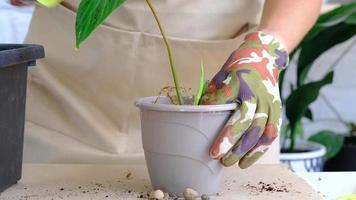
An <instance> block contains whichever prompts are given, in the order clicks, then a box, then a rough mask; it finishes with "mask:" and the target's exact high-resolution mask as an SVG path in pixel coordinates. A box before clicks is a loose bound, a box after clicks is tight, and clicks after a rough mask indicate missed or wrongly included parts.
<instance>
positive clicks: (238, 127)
mask: <svg viewBox="0 0 356 200" xmlns="http://www.w3.org/2000/svg"><path fill="white" fill-rule="evenodd" d="M287 63H288V54H287V52H286V50H285V49H283V48H282V46H281V44H280V43H279V42H278V41H277V40H276V39H275V38H273V36H271V35H267V34H264V33H262V32H253V33H250V34H248V35H247V36H246V37H245V41H244V43H243V44H242V45H241V46H240V47H239V48H238V49H237V50H235V51H234V52H233V53H232V54H231V55H230V57H229V59H228V60H227V61H226V62H225V64H224V65H223V67H222V69H221V70H220V71H219V72H218V73H217V74H216V75H215V77H214V78H213V80H212V81H211V82H210V83H209V86H208V89H207V91H206V92H205V94H204V96H203V97H202V99H201V104H224V103H229V102H234V101H237V102H238V103H239V104H240V107H239V108H238V109H237V110H236V111H235V112H234V113H233V114H232V116H231V117H230V119H229V120H228V122H227V124H226V125H225V127H224V128H223V129H222V130H221V132H220V133H219V135H218V137H217V139H216V140H215V141H214V143H213V145H212V147H211V149H210V156H211V157H212V158H213V159H220V160H221V163H222V164H223V165H225V166H231V165H233V164H235V163H237V162H239V166H240V167H241V168H247V167H249V166H251V165H252V164H253V163H254V162H255V161H256V160H257V159H258V158H260V157H261V156H262V155H263V154H264V153H265V152H266V151H267V150H268V146H269V145H270V144H272V142H273V140H274V139H275V138H276V137H277V135H278V132H279V129H280V125H281V121H282V120H281V99H280V96H279V87H278V75H279V72H280V71H281V70H282V69H284V68H285V67H286V65H287Z"/></svg>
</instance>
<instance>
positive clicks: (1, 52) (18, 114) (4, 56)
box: [0, 44, 44, 192]
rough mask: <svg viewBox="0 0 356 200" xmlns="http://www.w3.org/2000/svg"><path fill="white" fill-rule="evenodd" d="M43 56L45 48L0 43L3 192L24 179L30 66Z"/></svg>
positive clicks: (0, 177) (0, 187)
mask: <svg viewBox="0 0 356 200" xmlns="http://www.w3.org/2000/svg"><path fill="white" fill-rule="evenodd" d="M43 57H44V49H43V47H42V46H38V45H20V44H0V192H2V191H3V190H5V189H6V188H8V187H10V186H11V185H13V184H15V183H17V181H18V180H20V178H21V168H22V151H23V136H24V125H25V103H26V82H27V67H28V66H33V65H35V64H36V59H39V58H43Z"/></svg>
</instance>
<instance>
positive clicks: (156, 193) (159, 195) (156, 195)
mask: <svg viewBox="0 0 356 200" xmlns="http://www.w3.org/2000/svg"><path fill="white" fill-rule="evenodd" d="M163 198H164V193H163V191H162V190H155V191H152V192H151V193H150V197H149V199H158V200H161V199H163Z"/></svg>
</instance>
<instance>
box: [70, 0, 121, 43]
mask: <svg viewBox="0 0 356 200" xmlns="http://www.w3.org/2000/svg"><path fill="white" fill-rule="evenodd" d="M124 2H125V0H81V2H80V5H79V8H78V12H77V18H76V22H75V35H76V47H77V48H79V46H80V44H81V43H82V42H83V41H84V40H85V39H86V38H88V37H89V35H90V34H91V33H92V32H93V31H94V30H95V29H96V28H97V27H98V26H99V25H100V24H101V23H102V22H104V20H105V19H106V18H107V17H108V16H109V15H110V14H111V13H112V12H113V11H114V10H115V9H116V8H118V7H119V6H120V5H122V4H123V3H124Z"/></svg>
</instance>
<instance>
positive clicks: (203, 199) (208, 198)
mask: <svg viewBox="0 0 356 200" xmlns="http://www.w3.org/2000/svg"><path fill="white" fill-rule="evenodd" d="M201 200H210V197H209V196H208V195H206V194H203V195H201Z"/></svg>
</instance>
